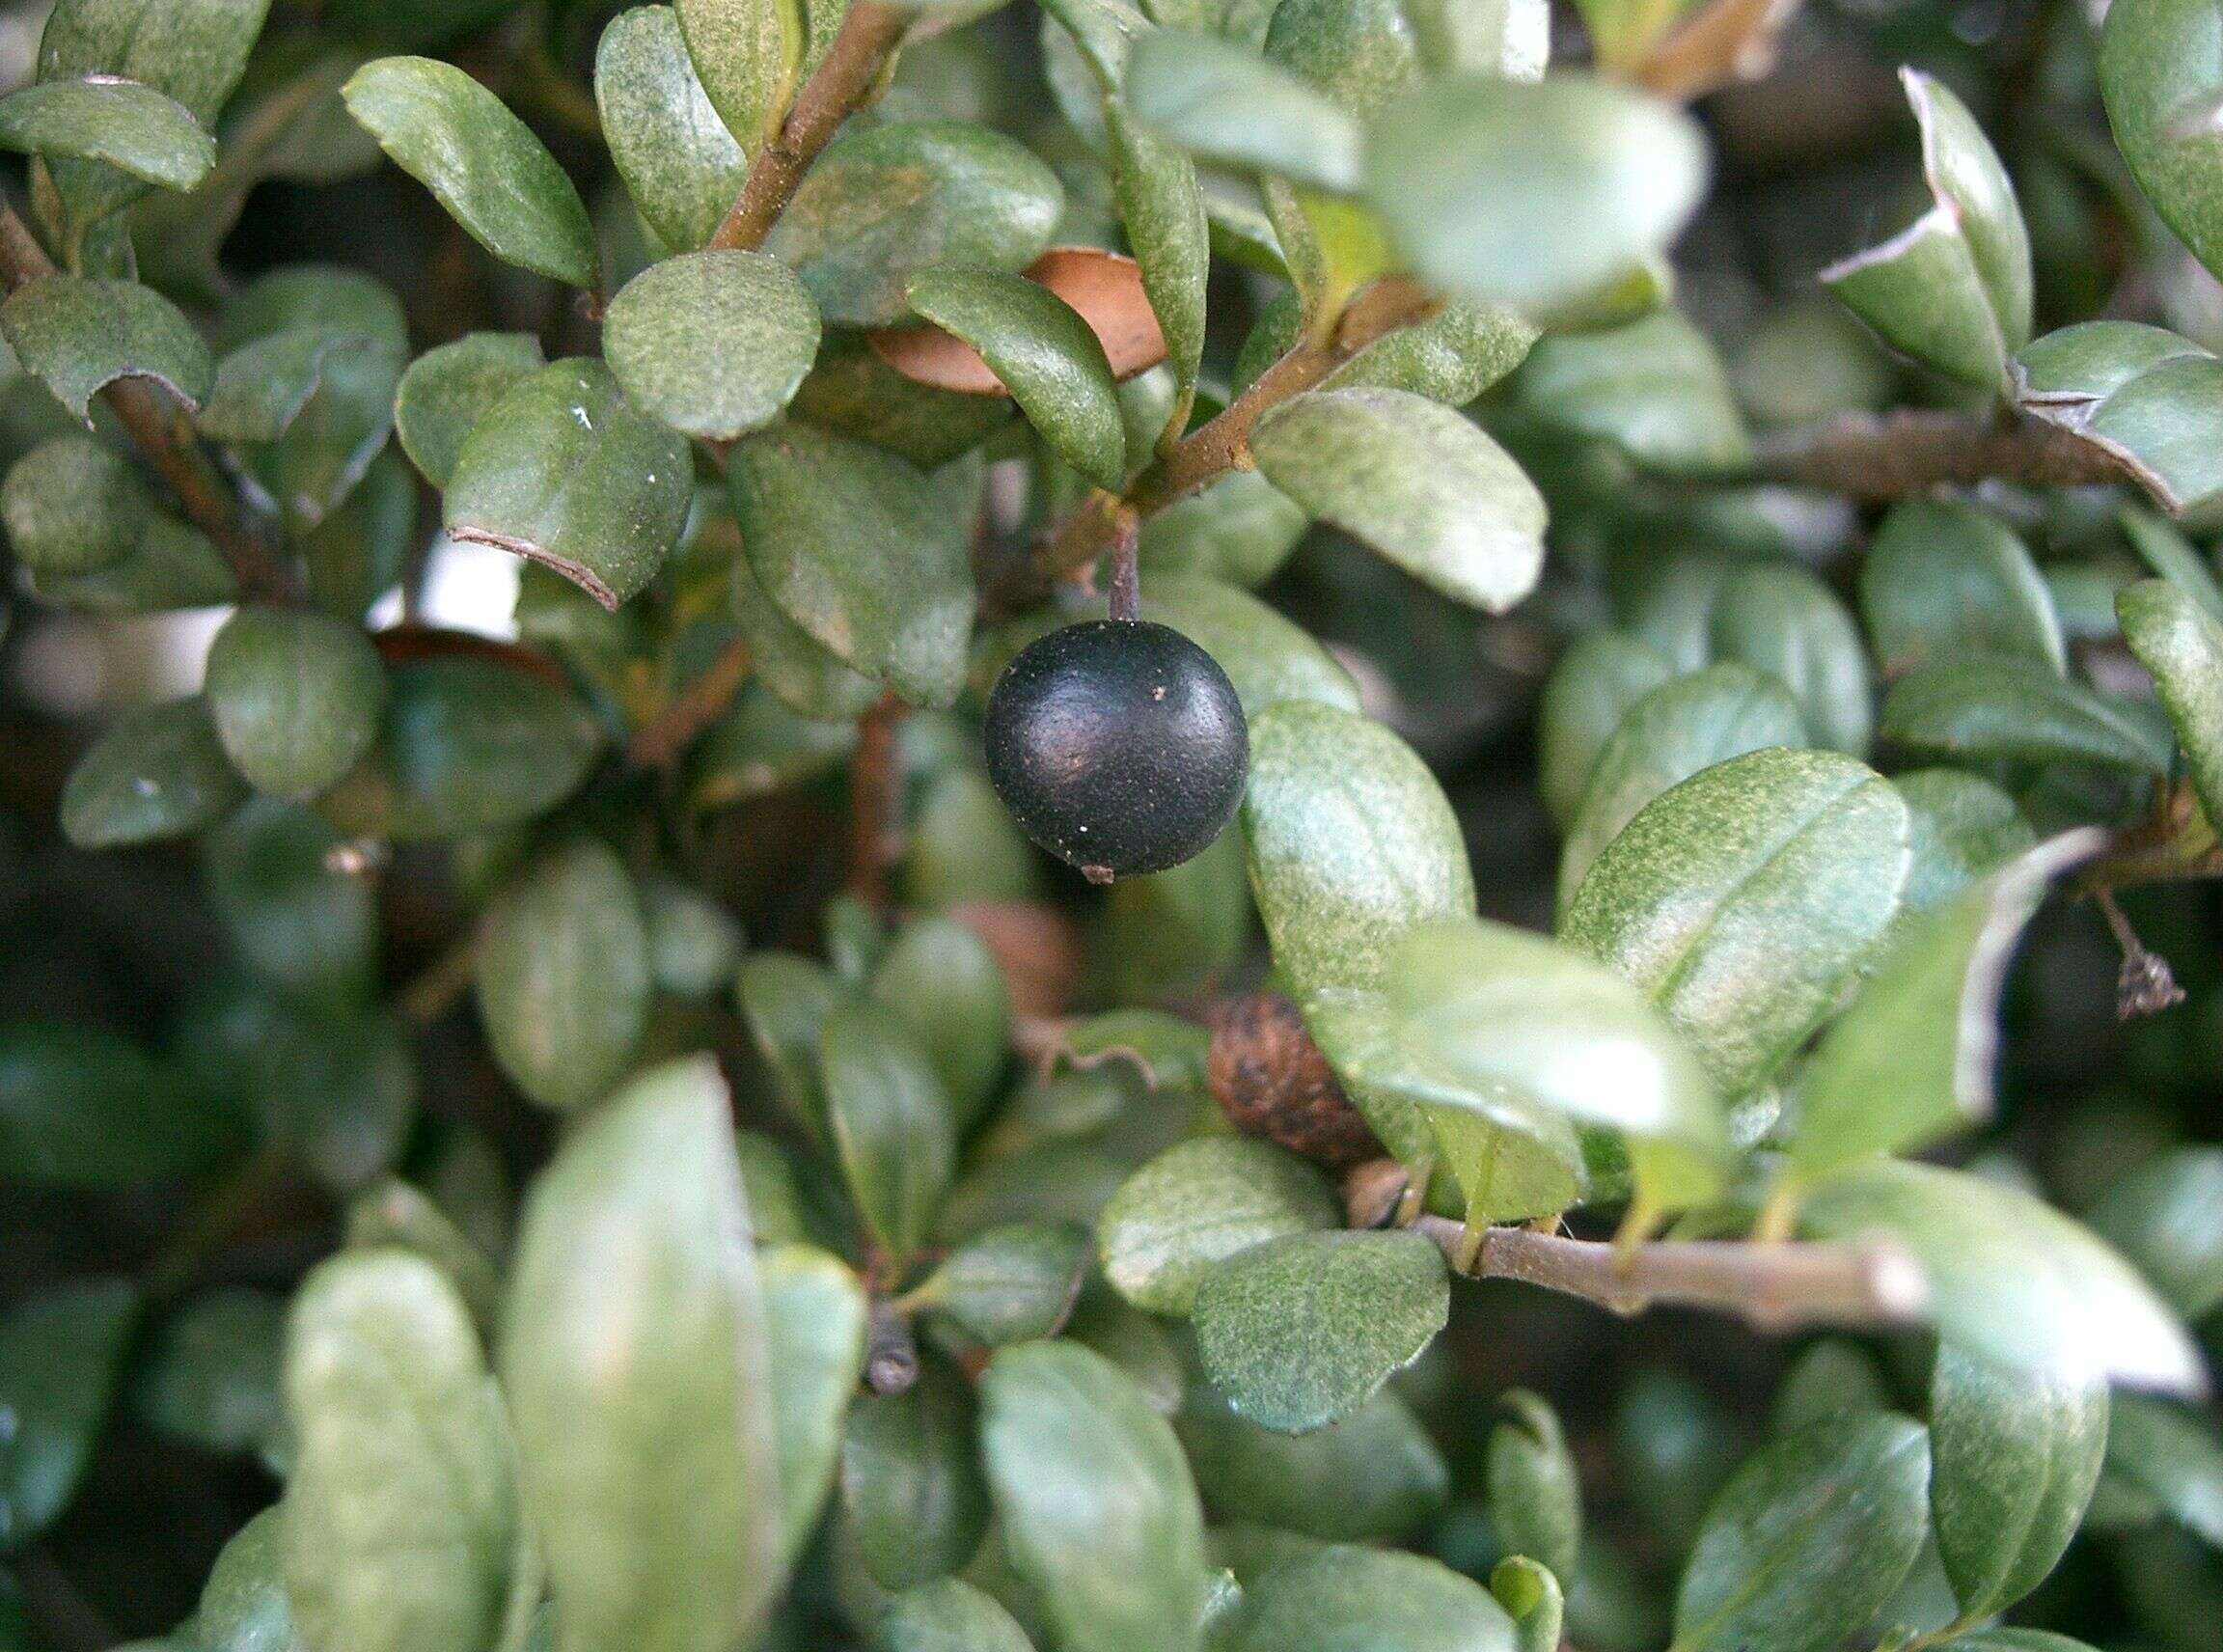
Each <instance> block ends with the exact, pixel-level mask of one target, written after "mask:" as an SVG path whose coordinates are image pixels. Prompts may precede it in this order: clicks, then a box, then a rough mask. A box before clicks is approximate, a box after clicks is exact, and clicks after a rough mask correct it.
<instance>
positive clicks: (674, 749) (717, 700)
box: [625, 637, 749, 769]
mask: <svg viewBox="0 0 2223 1652" xmlns="http://www.w3.org/2000/svg"><path fill="white" fill-rule="evenodd" d="M748 680H749V644H748V641H747V639H745V638H742V637H735V638H734V639H733V640H732V641H731V642H730V643H727V645H726V647H724V648H723V649H722V650H720V652H719V654H718V657H717V658H716V659H714V660H712V661H711V662H710V663H709V664H708V665H707V666H705V667H703V668H702V672H701V675H699V676H697V677H696V678H695V680H694V681H693V682H691V683H689V684H688V685H687V687H686V688H685V689H684V690H683V691H682V692H681V693H679V694H677V695H674V696H673V697H672V702H671V703H670V704H669V705H667V706H665V707H664V709H663V710H662V711H660V712H658V713H657V714H656V715H655V717H654V718H652V719H650V720H649V721H648V722H646V723H644V724H643V725H642V726H641V727H640V728H639V729H638V730H635V731H634V735H633V739H632V741H631V743H630V744H629V745H628V746H627V747H626V749H625V759H626V761H627V762H629V763H631V764H632V765H633V767H635V768H637V769H661V768H669V767H671V766H672V763H674V762H676V761H678V759H679V757H680V755H681V754H682V753H683V752H685V751H686V750H687V748H688V747H689V746H692V745H693V744H694V743H695V741H696V740H697V739H698V738H699V737H700V735H701V734H702V733H704V732H705V731H706V730H708V729H709V728H710V726H711V725H712V724H713V723H716V722H717V721H718V720H719V719H720V718H721V717H723V716H725V715H726V713H727V710H728V709H730V708H731V706H732V704H733V697H734V696H735V695H737V694H739V693H740V692H741V685H742V684H743V683H745V682H747V681H748Z"/></svg>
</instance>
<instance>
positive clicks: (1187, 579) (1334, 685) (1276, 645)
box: [1114, 573, 1359, 893]
mask: <svg viewBox="0 0 2223 1652" xmlns="http://www.w3.org/2000/svg"><path fill="white" fill-rule="evenodd" d="M1142 605H1143V607H1144V608H1145V609H1146V610H1147V611H1148V612H1149V614H1150V617H1151V618H1152V619H1154V620H1157V621H1158V622H1159V623H1160V624H1162V625H1170V626H1172V627H1173V629H1174V630H1176V631H1178V632H1180V633H1181V634H1182V635H1183V636H1185V637H1187V638H1188V639H1189V640H1190V641H1191V642H1193V643H1194V644H1195V645H1196V646H1197V647H1200V648H1202V649H1203V650H1204V651H1205V652H1206V653H1208V654H1210V655H1211V656H1212V657H1213V658H1214V659H1215V660H1218V661H1219V662H1220V665H1221V669H1222V670H1224V671H1225V672H1226V673H1227V678H1228V680H1229V681H1230V682H1232V683H1233V684H1234V685H1235V696H1236V698H1237V699H1238V700H1240V701H1241V702H1243V710H1244V712H1245V714H1246V715H1247V716H1250V717H1256V716H1257V715H1258V714H1259V713H1260V712H1261V711H1263V710H1265V709H1266V707H1268V706H1269V705H1274V704H1277V703H1279V702H1282V701H1284V700H1308V701H1316V702H1319V703H1320V704H1322V705H1331V706H1333V707H1334V708H1335V709H1336V710H1338V711H1348V712H1352V713H1356V712H1357V711H1358V710H1359V686H1358V684H1357V683H1355V682H1354V681H1352V679H1351V674H1350V673H1349V672H1348V671H1346V670H1345V669H1344V668H1343V666H1342V664H1341V663H1340V662H1338V661H1337V660H1336V658H1335V656H1334V655H1332V654H1331V653H1330V652H1329V651H1328V650H1327V649H1326V648H1324V647H1321V646H1320V644H1319V643H1318V642H1317V641H1315V640H1314V639H1313V637H1312V636H1311V635H1310V633H1308V632H1306V631H1305V630H1304V629H1303V628H1302V627H1301V626H1299V625H1298V624H1296V622H1295V621H1293V620H1289V619H1288V618H1287V617H1286V616H1284V615H1283V614H1282V613H1281V612H1280V610H1278V609H1276V608H1274V607H1271V606H1269V605H1268V604H1267V603H1264V602H1262V601H1260V600H1259V599H1258V598H1256V597H1254V596H1252V595H1251V594H1250V593H1249V592H1247V591H1244V590H1243V589H1241V588H1240V587H1239V586H1234V585H1230V584H1227V583H1226V582H1224V581H1222V580H1218V579H1210V578H1204V577H1201V576H1198V575H1193V574H1175V573H1152V574H1147V575H1145V576H1144V578H1143V580H1142ZM1114 893H1116V886H1114Z"/></svg>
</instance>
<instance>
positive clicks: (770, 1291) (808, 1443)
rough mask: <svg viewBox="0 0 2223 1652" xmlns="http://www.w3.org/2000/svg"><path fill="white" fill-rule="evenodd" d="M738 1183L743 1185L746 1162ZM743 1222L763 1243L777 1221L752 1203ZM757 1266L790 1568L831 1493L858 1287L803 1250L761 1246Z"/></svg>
mask: <svg viewBox="0 0 2223 1652" xmlns="http://www.w3.org/2000/svg"><path fill="white" fill-rule="evenodd" d="M742 1175H743V1179H744V1181H747V1179H748V1176H749V1166H748V1162H747V1160H746V1159H745V1160H744V1161H743V1164H742ZM749 1216H750V1220H751V1222H752V1223H753V1224H754V1225H755V1237H756V1238H757V1240H758V1241H759V1243H761V1242H762V1241H763V1240H764V1239H766V1238H767V1237H768V1236H769V1233H768V1229H769V1227H770V1225H771V1220H770V1219H772V1218H773V1217H774V1216H775V1212H773V1211H772V1210H770V1209H767V1208H766V1207H765V1204H764V1201H763V1200H762V1199H761V1198H752V1201H751V1204H750V1209H749ZM756 1265H757V1278H758V1280H759V1281H760V1282H761V1284H762V1287H763V1292H764V1337H765V1346H766V1347H767V1349H768V1350H769V1351H770V1357H771V1373H772V1376H771V1381H772V1427H773V1434H774V1439H775V1444H776V1445H777V1447H778V1458H779V1465H780V1503H781V1510H782V1518H781V1522H780V1530H781V1533H782V1543H781V1553H782V1556H783V1557H784V1560H785V1563H786V1564H788V1565H793V1564H794V1563H795V1560H796V1558H797V1556H800V1555H801V1554H802V1552H803V1549H804V1546H805V1545H806V1544H808V1543H809V1542H810V1536H811V1533H812V1532H813V1531H814V1530H815V1529H816V1528H817V1526H818V1516H819V1513H820V1511H821V1510H823V1509H824V1508H825V1506H826V1498H827V1494H828V1493H829V1492H831V1491H832V1490H833V1488H834V1474H835V1471H836V1469H837V1467H838V1465H839V1463H840V1460H841V1442H842V1436H843V1432H844V1428H845V1425H846V1423H847V1419H848V1417H849V1402H850V1400H851V1398H852V1397H853V1396H854V1395H855V1394H856V1392H857V1385H858V1383H859V1381H860V1380H861V1379H862V1378H863V1376H864V1335H865V1314H866V1306H865V1301H864V1285H863V1284H861V1283H860V1282H859V1281H858V1279H857V1276H856V1275H855V1274H853V1273H851V1272H850V1271H849V1268H848V1266H847V1264H845V1263H844V1262H842V1261H841V1260H840V1259H839V1258H838V1257H836V1256H832V1255H829V1254H828V1253H826V1252H824V1251H819V1250H814V1249H813V1248H811V1247H810V1246H809V1245H795V1244H776V1245H770V1246H765V1247H764V1248H763V1249H761V1250H760V1251H759V1252H758V1253H757V1261H756Z"/></svg>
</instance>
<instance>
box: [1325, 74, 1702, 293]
mask: <svg viewBox="0 0 2223 1652" xmlns="http://www.w3.org/2000/svg"><path fill="white" fill-rule="evenodd" d="M1705 180H1706V151H1705V144H1704V141H1703V140H1702V139H1701V138H1700V136H1699V134H1698V129H1697V126H1696V125H1695V124H1693V123H1692V122H1691V121H1690V120H1689V119H1688V117H1687V116H1684V115H1682V114H1681V113H1679V112H1677V111H1676V110H1674V109H1672V108H1670V107H1668V106H1667V105H1666V104H1663V103H1660V102H1656V101H1654V100H1653V99H1652V98H1649V97H1646V96H1641V95H1639V94H1637V93H1633V92H1630V91H1627V90H1624V89H1623V88H1620V87H1617V86H1613V85H1611V84H1609V83H1607V82H1606V81H1602V80H1593V79H1588V78H1584V77H1581V76H1576V75H1560V76H1554V77H1553V78H1552V79H1551V80H1548V81H1541V82H1537V83H1534V84H1522V83H1520V82H1516V81H1511V80H1500V79H1496V78H1495V77H1488V76H1461V77H1450V78H1446V79H1443V80H1441V81H1437V82H1435V83H1433V84H1430V85H1427V86H1423V87H1420V88H1418V89H1417V90H1415V91H1413V92H1410V93H1408V94H1407V95H1406V96H1403V97H1402V98H1400V99H1398V100H1397V101H1396V102H1394V103H1392V104H1391V105H1389V106H1388V107H1387V108H1385V109H1384V110H1383V111H1382V112H1381V113H1380V114H1379V115H1378V116H1377V117H1376V118H1375V120H1374V121H1373V123H1372V124H1371V125H1370V126H1369V128H1368V131H1367V144H1366V198H1367V200H1368V202H1369V203H1370V204H1371V205H1372V206H1373V207H1374V209H1375V210H1376V211H1377V212H1379V213H1380V214H1381V215H1382V220H1383V222H1384V223H1385V224H1386V225H1387V226H1388V229H1389V234H1390V237H1391V239H1392V240H1393V241H1394V242H1395V243H1396V244H1397V246H1398V247H1399V248H1400V249H1401V250H1402V251H1403V252H1404V254H1405V256H1406V258H1408V259H1409V260H1410V261H1411V262H1412V265H1413V270H1414V272H1415V273H1416V274H1418V275H1419V276H1420V278H1421V279H1422V280H1424V281H1426V282H1428V283H1429V284H1431V285H1432V286H1435V287H1439V288H1441V289H1442V290H1444V291H1445V292H1448V293H1452V294H1455V295H1457V296H1461V297H1466V298H1475V299H1481V300H1484V301H1486V302H1501V303H1506V304H1511V305H1513V306H1515V307H1516V308H1519V309H1523V310H1529V311H1535V310H1538V309H1542V308H1545V307H1548V306H1550V305H1552V304H1557V303H1564V302H1566V301H1568V300H1571V299H1577V298H1581V297H1584V296H1587V295H1588V294H1589V293H1591V292H1593V291H1595V290H1596V289H1600V288H1603V287H1605V286H1606V284H1607V283H1608V282H1610V281H1612V280H1614V279H1615V278H1616V277H1618V276H1619V275H1620V274H1621V273H1622V272H1623V271H1624V270H1626V269H1627V268H1628V267H1629V266H1630V265H1632V264H1633V263H1635V262H1639V261H1640V260H1642V259H1645V258H1648V257H1652V256H1654V255H1657V254H1659V253H1660V252H1663V251H1664V250H1665V248H1666V246H1667V244H1668V243H1669V242H1670V241H1671V240H1673V239H1674V237H1675V235H1676V234H1677V232H1679V231H1680V230H1681V229H1682V227H1683V225H1684V222H1685V220H1687V219H1688V217H1689V216H1690V213H1691V210H1692V209H1693V208H1694V207H1695V206H1697V203H1698V198H1699V194H1700V192H1701V190H1702V189H1703V187H1704V185H1705Z"/></svg>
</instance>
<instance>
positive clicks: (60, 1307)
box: [0, 1280, 139, 1552]
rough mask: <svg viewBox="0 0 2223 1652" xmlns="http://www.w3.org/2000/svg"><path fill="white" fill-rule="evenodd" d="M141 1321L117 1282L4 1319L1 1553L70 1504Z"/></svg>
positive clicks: (62, 1289) (0, 1325)
mask: <svg viewBox="0 0 2223 1652" xmlns="http://www.w3.org/2000/svg"><path fill="white" fill-rule="evenodd" d="M138 1317H139V1293H138V1291H137V1290H135V1289H134V1288H133V1287H132V1286H130V1285H128V1284H126V1283H124V1281H123V1280H88V1281H85V1282H83V1283H77V1284H63V1285H49V1286H47V1287H46V1288H45V1289H43V1290H41V1291H39V1292H38V1293H37V1294H35V1295H33V1296H30V1297H27V1298H25V1299H24V1300H23V1301H21V1302H19V1303H17V1304H16V1305H15V1306H14V1308H11V1309H10V1310H9V1311H8V1313H7V1314H6V1315H5V1316H0V1411H4V1412H5V1413H6V1414H7V1416H8V1418H9V1429H8V1449H7V1450H6V1451H5V1452H4V1453H0V1547H5V1548H6V1549H8V1550H9V1551H11V1552H13V1551H14V1550H16V1549H19V1548H21V1547H22V1546H23V1545H24V1544H25V1543H27V1542H29V1541H30V1540H31V1539H32V1538H34V1537H36V1536H37V1535H38V1534H39V1533H40V1532H41V1531H43V1530H44V1529H45V1528H47V1527H49V1526H51V1525H52V1524H53V1523H54V1520H55V1517H56V1516H58V1515H59V1514H61V1512H62V1511H63V1509H64V1508H65V1507H67V1506H68V1505H69V1499H70V1498H71V1496H72V1495H74V1493H75V1492H76V1490H77V1482H78V1480H79V1478H80V1477H82V1476H83V1474H84V1473H85V1465H86V1464H87V1462H89V1461H90V1460H91V1458H92V1455H93V1446H94V1443H95V1441H96V1438H97V1437H98V1435H99V1432H100V1427H101V1424H102V1423H104V1422H105V1421H106V1420H107V1417H108V1406H109V1402H110V1401H111V1400H112V1399H113V1398H114V1397H115V1393H116V1384H117V1381H118V1379H119V1377H120V1376H121V1374H122V1371H123V1366H124V1344H125V1342H126V1340H127V1339H128V1338H129V1336H130V1335H131V1327H132V1325H133V1323H134V1322H135V1321H136V1320H137V1319H138Z"/></svg>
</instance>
